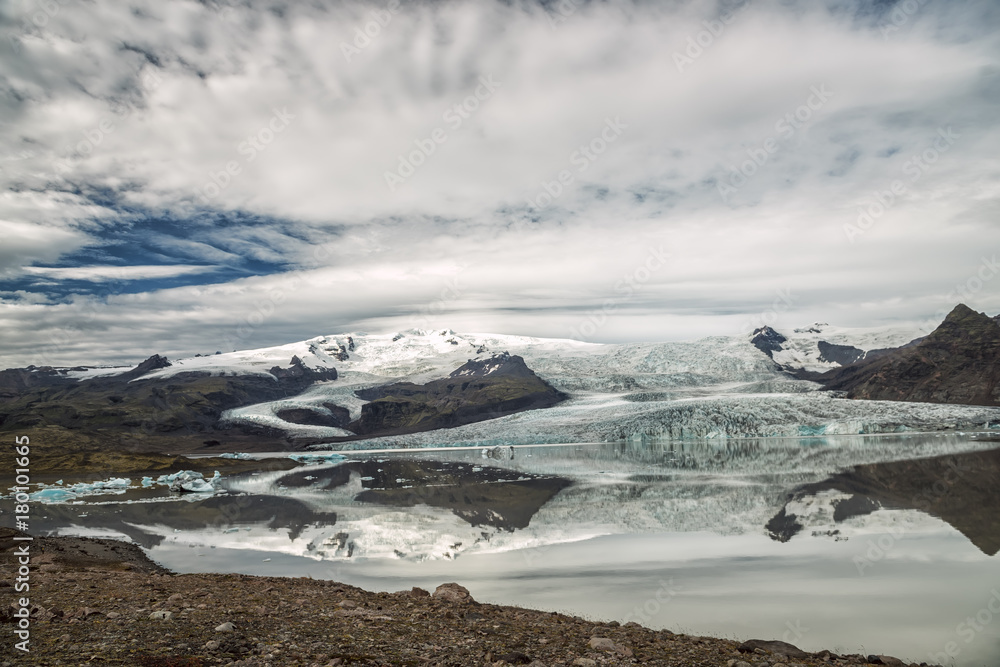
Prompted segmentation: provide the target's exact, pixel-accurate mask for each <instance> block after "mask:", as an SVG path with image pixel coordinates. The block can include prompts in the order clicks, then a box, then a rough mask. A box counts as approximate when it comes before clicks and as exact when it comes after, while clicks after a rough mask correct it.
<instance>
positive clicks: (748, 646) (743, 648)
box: [736, 639, 810, 658]
mask: <svg viewBox="0 0 1000 667" xmlns="http://www.w3.org/2000/svg"><path fill="white" fill-rule="evenodd" d="M736 649H737V650H738V651H739V652H740V653H756V652H757V649H760V651H762V652H767V653H774V654H775V655H780V656H783V657H785V658H808V657H810V654H809V653H806V652H805V651H803V650H802V649H800V648H799V647H798V646H793V645H792V644H789V643H788V642H780V641H767V640H764V639H749V640H747V641H745V642H743V643H742V644H740V645H739V646H737V647H736Z"/></svg>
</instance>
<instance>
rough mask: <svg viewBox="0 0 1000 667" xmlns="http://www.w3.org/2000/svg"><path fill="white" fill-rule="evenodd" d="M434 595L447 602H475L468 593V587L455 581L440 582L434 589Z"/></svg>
mask: <svg viewBox="0 0 1000 667" xmlns="http://www.w3.org/2000/svg"><path fill="white" fill-rule="evenodd" d="M434 597H436V598H438V599H439V600H445V601H447V602H461V603H466V602H475V600H473V599H472V596H471V595H470V594H469V589H468V588H466V587H465V586H459V585H458V584H456V583H448V584H441V585H440V586H438V587H437V588H435V589H434Z"/></svg>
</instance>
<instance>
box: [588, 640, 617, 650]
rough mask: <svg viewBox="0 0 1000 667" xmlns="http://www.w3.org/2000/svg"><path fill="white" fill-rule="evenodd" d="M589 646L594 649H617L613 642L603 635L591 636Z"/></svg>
mask: <svg viewBox="0 0 1000 667" xmlns="http://www.w3.org/2000/svg"><path fill="white" fill-rule="evenodd" d="M589 646H590V648H592V649H594V650H595V651H613V652H617V651H618V647H617V646H616V645H615V643H614V642H613V641H611V640H610V639H607V638H605V637H591V638H590V643H589Z"/></svg>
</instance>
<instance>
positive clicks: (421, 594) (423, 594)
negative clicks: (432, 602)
mask: <svg viewBox="0 0 1000 667" xmlns="http://www.w3.org/2000/svg"><path fill="white" fill-rule="evenodd" d="M430 596H431V594H430V592H429V591H425V590H424V589H422V588H417V587H416V586H414V587H413V588H411V589H410V597H414V598H429V597H430Z"/></svg>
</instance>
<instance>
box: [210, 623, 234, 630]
mask: <svg viewBox="0 0 1000 667" xmlns="http://www.w3.org/2000/svg"><path fill="white" fill-rule="evenodd" d="M234 630H236V626H235V625H233V624H232V623H230V622H229V621H226V622H225V623H223V624H221V625H219V626H218V627H216V628H215V631H216V632H233V631H234Z"/></svg>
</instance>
